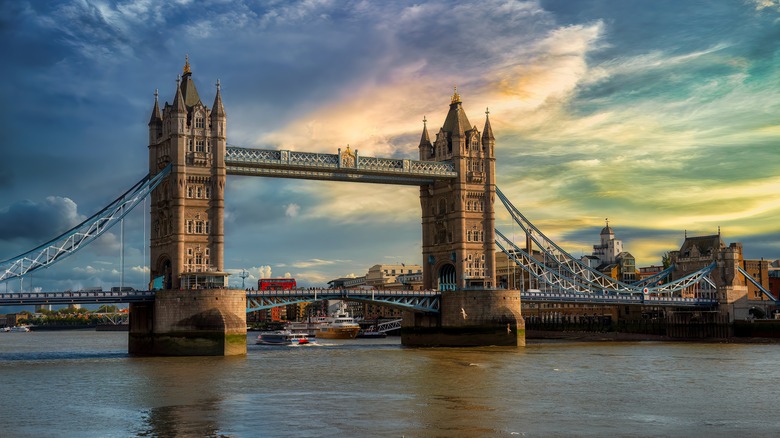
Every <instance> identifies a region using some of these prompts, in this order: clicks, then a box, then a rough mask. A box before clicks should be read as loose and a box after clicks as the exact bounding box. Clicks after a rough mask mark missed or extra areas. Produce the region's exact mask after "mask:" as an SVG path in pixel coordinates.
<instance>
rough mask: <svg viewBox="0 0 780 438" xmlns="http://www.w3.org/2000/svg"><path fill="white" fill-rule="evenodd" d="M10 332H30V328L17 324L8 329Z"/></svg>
mask: <svg viewBox="0 0 780 438" xmlns="http://www.w3.org/2000/svg"><path fill="white" fill-rule="evenodd" d="M6 331H9V332H29V331H30V328H29V327H27V326H24V325H17V326H14V327H11V328H10V329H8V330H6Z"/></svg>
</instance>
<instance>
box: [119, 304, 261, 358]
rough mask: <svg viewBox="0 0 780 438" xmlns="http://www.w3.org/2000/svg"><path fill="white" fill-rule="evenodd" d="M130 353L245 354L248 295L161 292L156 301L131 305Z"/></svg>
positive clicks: (164, 354)
mask: <svg viewBox="0 0 780 438" xmlns="http://www.w3.org/2000/svg"><path fill="white" fill-rule="evenodd" d="M128 352H129V353H130V354H138V355H151V356H236V355H244V354H246V291H243V290H231V289H203V290H161V291H157V294H156V296H155V301H154V303H137V304H131V305H130V334H129V339H128Z"/></svg>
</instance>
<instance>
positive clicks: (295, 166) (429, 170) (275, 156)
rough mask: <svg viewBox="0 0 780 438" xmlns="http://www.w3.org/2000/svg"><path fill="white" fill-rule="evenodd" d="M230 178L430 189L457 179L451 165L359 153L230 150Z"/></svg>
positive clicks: (234, 148) (226, 156) (231, 148)
mask: <svg viewBox="0 0 780 438" xmlns="http://www.w3.org/2000/svg"><path fill="white" fill-rule="evenodd" d="M225 169H226V172H227V174H228V175H248V176H267V177H276V178H296V179H313V180H327V181H351V182H365V183H377V184H396V185H414V186H420V185H427V184H431V183H433V182H434V181H437V180H442V179H454V178H456V177H457V176H458V173H457V171H456V170H455V167H454V165H453V164H452V162H448V161H447V162H436V161H418V160H407V159H395V158H375V157H361V156H359V155H358V154H357V153H348V152H346V151H345V152H343V153H342V152H340V153H338V154H319V153H311V152H297V151H287V150H269V149H250V148H241V147H236V146H228V147H227V150H226V153H225Z"/></svg>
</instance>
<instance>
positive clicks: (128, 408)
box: [0, 331, 780, 437]
mask: <svg viewBox="0 0 780 438" xmlns="http://www.w3.org/2000/svg"><path fill="white" fill-rule="evenodd" d="M255 336H256V333H253V332H250V333H249V335H248V343H249V345H248V351H247V355H246V356H245V357H243V356H242V357H229V358H224V357H186V358H183V357H172V358H166V357H131V356H128V355H127V333H126V332H95V331H63V332H30V333H3V334H0V379H2V394H3V399H4V400H3V404H2V408H1V410H0V412H2V417H0V436H4V437H5V436H7V437H33V436H34V437H76V436H78V437H157V436H160V437H201V436H203V437H504V436H505V437H512V436H527V437H535V436H593V437H603V436H626V437H651V436H653V437H654V436H670V437H671V436H680V437H683V436H685V437H689V436H706V437H713V436H722V437H732V436H767V437H768V436H777V434H778V433H780V425H779V424H778V422H777V419H776V418H774V415H775V411H776V406H777V404H778V400H779V397H778V394H779V393H778V388H780V386H778V383H777V382H778V381H780V366H779V365H778V364H780V345H777V344H773V345H747V344H692V343H662V342H630V343H629V342H626V343H596V342H582V343H576V342H551V341H544V342H542V341H538V342H536V341H530V342H529V345H528V346H527V347H525V348H503V347H502V348H498V347H484V348H469V349H465V348H463V349H461V348H448V349H433V348H429V349H416V348H415V349H413V348H404V347H401V345H400V340H399V339H398V338H397V337H389V338H386V339H381V340H373V339H357V340H344V341H340V340H321V341H320V343H319V345H316V346H300V347H278V346H261V345H255V344H254V342H253V340H254V338H255ZM326 341H327V342H326Z"/></svg>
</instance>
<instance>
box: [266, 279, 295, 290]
mask: <svg viewBox="0 0 780 438" xmlns="http://www.w3.org/2000/svg"><path fill="white" fill-rule="evenodd" d="M295 287H296V284H295V279H294V278H261V279H260V280H258V281H257V290H289V289H295Z"/></svg>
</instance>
